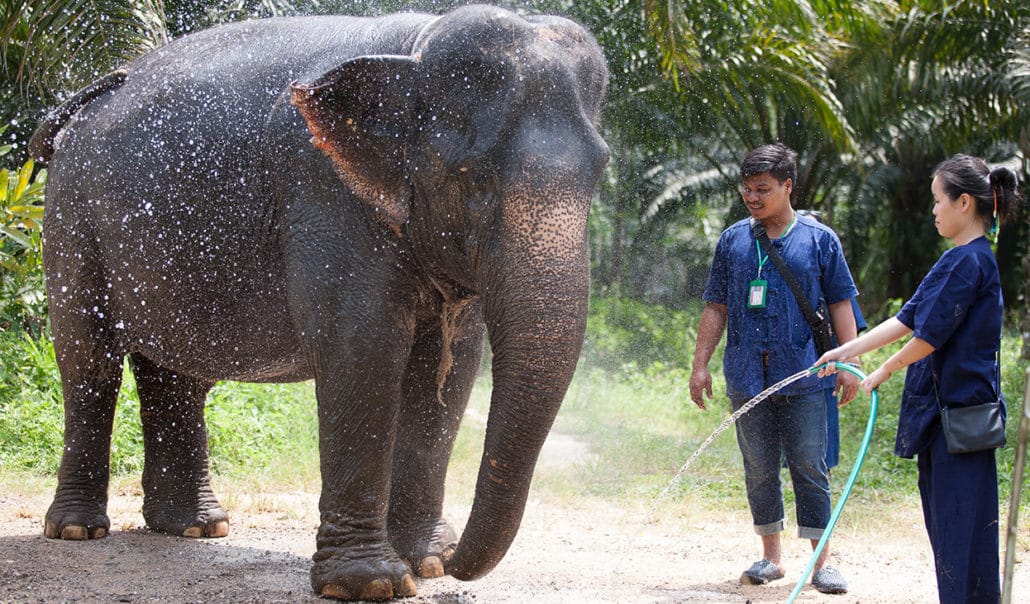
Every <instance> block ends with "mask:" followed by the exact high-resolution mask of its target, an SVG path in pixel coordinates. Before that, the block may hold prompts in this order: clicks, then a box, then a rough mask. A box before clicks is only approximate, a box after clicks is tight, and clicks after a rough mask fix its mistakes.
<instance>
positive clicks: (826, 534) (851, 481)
mask: <svg viewBox="0 0 1030 604" xmlns="http://www.w3.org/2000/svg"><path fill="white" fill-rule="evenodd" d="M825 366H826V365H817V366H815V367H810V368H808V369H805V370H803V371H799V372H797V373H795V374H794V375H792V376H789V377H787V378H784V379H782V380H780V381H779V382H776V383H775V384H773V385H772V386H769V387H768V388H766V389H765V390H763V391H762V392H760V393H758V395H757V396H755V397H754V398H752V399H751V400H750V401H748V402H747V403H745V404H744V405H743V406H741V407H740V409H737V410H736V411H734V412H733V415H730V416H729V417H728V418H726V420H725V421H723V422H722V424H720V425H719V427H718V428H716V429H715V431H714V432H712V435H711V436H709V437H708V438H707V439H705V441H704V442H703V443H701V446H700V447H698V449H697V451H694V454H693V455H691V456H690V458H689V459H687V462H686V463H685V464H683V467H681V468H680V469H679V471H678V472H676V475H675V476H673V477H672V480H670V481H669V484H668V485H666V487H665V489H663V490H662V492H661V494H659V495H658V498H657V499H656V500H655V502H654V503H653V504H652V505H651V510H650V511H649V512H648V514H647V521H648V522H652V521H653V520H654V513H655V510H657V508H658V504H659V503H661V501H662V499H664V498H665V496H666V495H667V494H668V492H669V490H670V489H671V488H672V486H673V485H674V484H676V482H677V481H679V478H680V476H682V475H683V473H684V472H686V471H687V468H689V467H690V465H691V464H692V463H694V460H695V459H697V458H698V457H699V456H700V455H701V453H702V452H703V451H704V450H705V449H707V448H708V445H710V444H711V443H712V441H713V440H715V437H716V436H718V435H719V434H720V433H722V432H723V431H724V430H725V429H726V428H729V427H730V425H731V424H733V423H734V422H736V421H737V420H738V419H739V418H740V416H742V415H744V414H745V413H747V412H748V411H750V410H751V409H753V408H754V407H755V406H756V405H758V404H759V403H761V402H762V401H764V400H765V399H767V398H769V397H770V396H772V395H773V394H775V393H776V392H778V391H779V390H781V389H783V388H785V387H787V386H789V385H790V384H793V383H794V382H796V381H798V380H800V379H802V378H805V377H807V376H809V375H812V374H813V373H818V372H819V370H821V369H822V368H823V367H825ZM834 366H835V367H836V368H837V369H838V370H842V371H847V372H848V373H851V374H853V375H855V376H857V377H858V379H860V380H864V379H865V378H866V375H865V374H864V373H862V372H861V371H860V370H859V369H858V368H857V367H855V366H854V365H849V364H848V363H837V362H835V363H834ZM879 404H880V392H879V389H878V388H875V389H873V392H872V394H871V395H870V400H869V421H867V422H866V428H865V435H864V436H863V437H862V444H861V445H860V446H859V448H858V455H857V456H856V457H855V463H854V464H852V466H851V474H850V475H849V476H848V480H847V481H846V482H845V483H844V488H843V489H842V490H841V494H840V498H839V499H838V500H837V505H836V507H835V508H834V509H833V513H832V514H830V520H829V522H828V523H827V524H826V528H825V529H824V530H823V536H822V538H820V539H819V543H818V544H817V545H816V547H815V549H814V550H812V558H811V559H810V560H809V561H808V566H807V567H806V568H805V572H804V573H803V574H802V575H801V578H800V579H798V582H797V585H795V586H794V591H793V592H791V594H790V597H789V598H787V603H788V604H790V603H791V602H793V601H794V600H795V599H796V598H797V597H798V594H800V593H801V589H802V588H803V587H804V586H805V581H807V580H808V576H809V575H810V574H812V569H813V568H815V563H816V561H817V560H818V559H819V555H820V554H821V553H822V551H823V549H824V548H825V547H826V543H827V542H828V541H829V540H830V535H831V534H832V533H833V527H834V526H836V525H837V520H838V519H839V518H840V514H841V512H842V511H843V510H844V504H846V503H847V501H848V496H850V495H851V489H852V488H853V487H854V486H855V480H856V479H857V478H858V472H859V470H861V469H862V462H864V461H865V456H866V451H868V449H869V441H870V440H872V437H873V427H874V425H875V424H876V410H877V407H879Z"/></svg>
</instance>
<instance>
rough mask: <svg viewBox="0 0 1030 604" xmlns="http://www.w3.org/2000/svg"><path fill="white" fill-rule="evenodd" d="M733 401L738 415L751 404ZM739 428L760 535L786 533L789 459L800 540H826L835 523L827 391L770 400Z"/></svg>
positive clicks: (746, 416) (746, 480)
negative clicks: (783, 472)
mask: <svg viewBox="0 0 1030 604" xmlns="http://www.w3.org/2000/svg"><path fill="white" fill-rule="evenodd" d="M732 402H733V410H734V411H736V410H737V409H739V408H740V407H742V406H743V405H744V404H745V403H747V402H748V401H747V400H733V401H732ZM736 428H737V444H738V445H739V446H740V452H741V454H742V455H743V457H744V483H745V486H746V487H747V500H748V505H749V507H750V508H751V518H752V520H753V521H754V525H755V532H756V533H757V534H759V535H772V534H774V533H779V532H781V531H782V530H783V529H784V526H785V523H784V513H783V488H782V485H781V483H780V468H781V467H782V466H781V463H782V459H783V458H786V461H787V468H788V470H789V471H790V478H791V481H792V482H793V484H794V500H795V506H796V510H797V511H796V514H797V516H796V517H797V523H798V537H801V538H803V539H819V538H820V537H822V534H823V530H824V529H825V528H826V525H827V524H828V523H829V521H830V479H829V474H828V472H827V469H826V398H825V395H824V394H823V391H822V390H816V391H815V392H811V393H808V394H798V395H782V396H781V395H773V396H770V397H769V398H767V399H766V400H764V401H762V402H760V403H758V404H757V405H755V406H754V407H753V408H752V409H751V410H750V411H748V412H747V413H745V414H744V415H742V416H741V417H740V418H739V419H738V420H737V423H736Z"/></svg>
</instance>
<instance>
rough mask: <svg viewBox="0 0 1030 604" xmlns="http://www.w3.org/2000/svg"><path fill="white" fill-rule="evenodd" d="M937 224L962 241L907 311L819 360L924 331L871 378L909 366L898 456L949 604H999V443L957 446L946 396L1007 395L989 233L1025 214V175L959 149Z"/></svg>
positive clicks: (979, 398)
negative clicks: (909, 462) (913, 485)
mask: <svg viewBox="0 0 1030 604" xmlns="http://www.w3.org/2000/svg"><path fill="white" fill-rule="evenodd" d="M930 188H931V191H932V192H933V198H934V205H933V216H934V224H935V225H936V227H937V231H938V233H940V235H941V236H942V237H944V238H945V239H948V240H950V241H951V242H952V243H953V244H954V247H952V248H951V249H949V250H948V251H946V252H944V254H942V255H941V257H940V259H938V261H937V263H936V264H935V265H934V266H933V268H932V269H930V272H929V273H928V274H927V275H926V277H924V278H923V280H922V282H921V283H920V284H919V287H918V288H917V289H916V293H915V294H914V295H913V296H912V298H911V299H910V300H909V301H908V302H906V303H905V305H904V306H903V307H902V309H901V312H899V313H898V314H897V315H896V316H895V317H893V318H890V319H887V320H886V321H884V322H883V323H881V324H880V325H878V326H877V327H876V328H874V329H873V330H871V331H869V332H868V333H866V334H864V335H862V336H861V337H859V338H856V339H854V340H851V341H850V342H847V343H845V344H842V345H841V346H839V347H838V348H835V349H833V350H830V351H828V352H827V353H826V354H824V355H823V356H822V358H820V359H819V361H818V362H817V365H819V364H823V363H829V365H827V367H826V368H824V369H823V370H822V371H820V374H821V375H825V374H829V373H833V372H834V370H835V368H834V366H833V362H834V361H836V360H840V359H847V358H852V357H854V356H855V355H859V354H862V353H865V352H869V351H871V350H875V349H877V348H880V347H882V346H884V345H886V344H889V343H891V342H894V341H896V340H898V339H900V338H902V337H904V336H906V335H908V334H912V338H911V339H910V340H909V341H908V342H906V343H905V345H904V346H903V347H902V348H901V349H900V350H898V352H896V353H895V354H894V355H892V356H891V357H890V358H889V359H887V361H885V362H884V363H883V365H881V366H880V367H878V368H877V369H876V370H875V371H873V372H872V373H870V374H869V376H868V377H867V378H866V379H865V380H864V381H863V382H862V389H863V390H864V391H865V392H866V393H867V394H868V393H870V392H872V390H873V389H874V388H876V387H877V386H879V385H880V384H882V383H883V382H884V381H886V380H887V378H889V377H890V376H891V374H892V373H894V372H895V371H897V370H899V369H901V368H903V367H908V371H907V374H906V377H905V389H904V393H903V394H902V400H901V410H900V413H899V418H898V433H897V440H896V443H895V453H896V454H897V455H899V456H902V457H913V456H915V457H917V467H918V469H919V493H920V495H921V497H922V504H923V517H924V521H925V523H926V531H927V533H928V534H929V537H930V545H931V546H932V547H933V552H934V563H935V565H936V570H937V593H938V595H939V597H940V601H941V602H942V604H951V603H956V604H958V603H961V604H966V603H980V602H983V603H986V602H991V603H997V602H998V600H999V597H1000V591H1001V590H1000V587H999V576H998V474H997V465H996V463H995V456H994V449H988V450H984V451H977V452H974V453H959V454H953V453H949V452H948V449H947V444H946V442H945V439H944V433H943V431H942V428H941V422H940V412H939V410H938V404H940V405H944V406H964V405H973V404H977V403H985V402H991V401H997V400H999V399H1001V400H1003V399H1002V394H1001V380H1000V376H1001V374H1000V368H999V352H1000V349H1001V323H1002V312H1003V305H1002V297H1001V281H1000V279H999V275H998V264H997V261H996V260H995V258H994V254H993V253H992V251H991V244H990V242H989V241H988V239H987V237H986V235H991V236H993V235H995V234H996V233H997V230H998V227H999V225H1000V224H1001V223H1003V222H1005V221H1006V220H1007V219H1009V218H1011V217H1013V216H1014V215H1015V212H1016V207H1017V205H1018V203H1019V201H1020V197H1019V190H1018V185H1017V181H1016V175H1015V173H1014V172H1012V171H1011V170H1009V169H1007V168H995V169H994V170H991V169H989V168H988V167H987V164H986V163H985V162H984V161H983V160H982V159H979V158H976V157H970V156H968V155H956V156H954V157H952V158H950V159H948V160H945V161H944V162H942V163H941V164H940V165H938V166H937V168H936V170H935V171H934V178H933V182H932V183H931V187H930Z"/></svg>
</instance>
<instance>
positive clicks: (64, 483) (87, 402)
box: [44, 337, 122, 541]
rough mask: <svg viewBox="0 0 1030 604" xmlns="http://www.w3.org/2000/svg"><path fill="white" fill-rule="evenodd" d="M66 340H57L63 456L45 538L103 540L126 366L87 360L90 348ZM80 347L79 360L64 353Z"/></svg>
mask: <svg viewBox="0 0 1030 604" xmlns="http://www.w3.org/2000/svg"><path fill="white" fill-rule="evenodd" d="M64 340H68V338H61V337H57V338H55V347H56V350H57V351H58V363H59V364H60V366H61V382H62V387H63V391H64V401H65V404H64V442H65V445H64V455H63V456H62V457H61V468H60V471H59V473H58V478H57V492H56V493H55V494H54V501H53V503H52V504H50V508H49V509H48V510H47V513H46V522H45V526H44V533H45V534H46V536H47V537H48V538H50V539H69V540H75V541H81V540H85V539H99V538H101V537H104V536H106V535H107V532H108V530H110V528H111V521H110V519H109V518H108V516H107V485H108V478H109V472H110V450H111V449H110V447H111V429H112V424H113V422H114V409H115V402H116V400H117V398H118V388H119V387H120V386H121V377H122V375H121V371H122V365H121V360H120V357H115V356H114V355H104V354H88V352H87V351H86V350H85V349H89V350H93V348H92V346H91V344H90V343H86V342H83V341H82V340H79V341H77V342H71V341H68V342H65V341H64ZM76 345H77V347H78V348H79V350H78V351H76V354H74V355H69V354H65V353H64V351H65V350H67V348H68V346H72V347H76ZM116 358H117V360H115V359H116ZM97 359H105V360H104V361H99V360H97Z"/></svg>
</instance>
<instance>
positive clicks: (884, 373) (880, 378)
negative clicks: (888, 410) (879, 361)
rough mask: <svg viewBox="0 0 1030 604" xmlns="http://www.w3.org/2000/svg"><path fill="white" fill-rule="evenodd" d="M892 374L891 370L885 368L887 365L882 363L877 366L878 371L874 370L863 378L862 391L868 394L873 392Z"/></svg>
mask: <svg viewBox="0 0 1030 604" xmlns="http://www.w3.org/2000/svg"><path fill="white" fill-rule="evenodd" d="M890 376H891V372H890V371H888V370H887V369H886V368H885V365H880V366H879V367H877V368H876V371H873V372H872V373H870V374H869V375H867V376H866V378H865V379H864V380H862V392H865V393H866V394H867V395H868V394H871V393H872V392H873V390H876V389H877V388H879V387H880V384H882V383H884V382H886V381H887V379H888V378H889V377H890Z"/></svg>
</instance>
